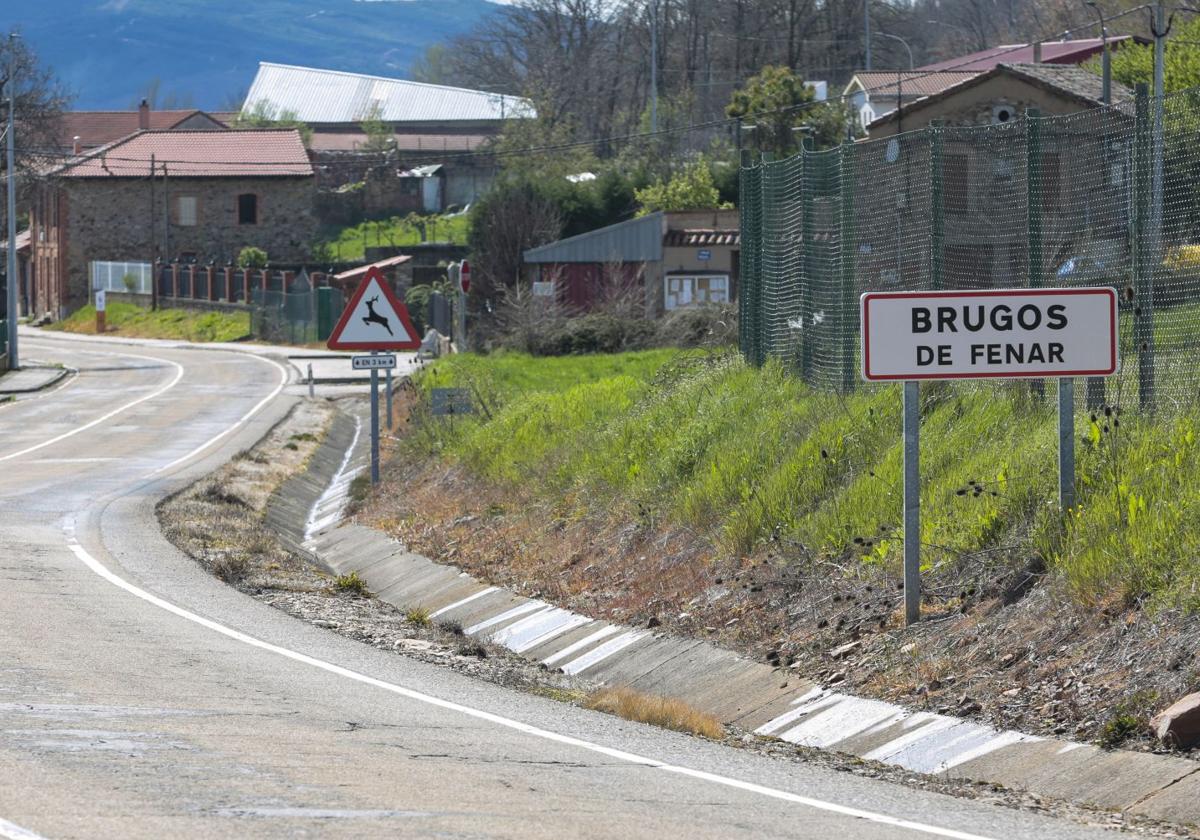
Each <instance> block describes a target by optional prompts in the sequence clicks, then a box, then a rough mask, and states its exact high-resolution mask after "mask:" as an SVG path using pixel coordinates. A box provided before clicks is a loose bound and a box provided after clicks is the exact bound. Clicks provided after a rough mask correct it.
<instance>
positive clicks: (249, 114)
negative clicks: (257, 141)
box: [229, 99, 313, 146]
mask: <svg viewBox="0 0 1200 840" xmlns="http://www.w3.org/2000/svg"><path fill="white" fill-rule="evenodd" d="M229 127H230V128H233V129H248V128H294V129H296V130H297V131H299V132H300V139H301V140H302V141H303V142H304V145H305V146H309V145H311V144H312V136H313V132H312V129H311V128H310V127H309V126H308V124H307V123H303V122H301V121H300V119H299V118H298V117H297V115H296V112H295V111H289V110H287V109H284V110H282V111H279V110H276V108H275V106H274V105H272V104H271V103H270V102H268V101H266V100H265V99H260V100H258V101H257V102H255V103H254V105H253V107H251V108H250V110H249V111H246V110H243V111H242V112H241V113H239V114H238V115H237V116H236V117H234V118H233V121H232V122H231V123H230V124H229Z"/></svg>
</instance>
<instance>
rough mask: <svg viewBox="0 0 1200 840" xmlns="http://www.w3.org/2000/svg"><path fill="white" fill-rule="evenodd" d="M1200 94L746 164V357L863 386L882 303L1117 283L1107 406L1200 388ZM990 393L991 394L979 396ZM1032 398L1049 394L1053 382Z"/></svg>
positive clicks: (1095, 400)
mask: <svg viewBox="0 0 1200 840" xmlns="http://www.w3.org/2000/svg"><path fill="white" fill-rule="evenodd" d="M1198 139H1200V90H1192V91H1186V92H1183V93H1178V94H1172V95H1169V96H1167V97H1165V98H1163V99H1162V100H1161V101H1160V100H1158V99H1154V98H1151V97H1149V96H1147V95H1146V93H1145V91H1144V90H1139V93H1138V95H1137V97H1136V98H1135V99H1133V100H1131V101H1128V102H1124V103H1120V104H1117V105H1114V106H1111V107H1105V108H1093V109H1090V110H1088V111H1085V112H1081V113H1077V114H1072V115H1067V116H1054V117H1047V116H1040V115H1037V114H1036V113H1034V112H1032V111H1031V113H1030V114H1029V115H1028V116H1027V117H1025V118H1022V119H1020V120H1015V121H1012V122H1008V123H1004V124H999V125H987V126H969V127H960V126H953V127H951V126H942V125H939V124H936V123H935V124H933V125H930V126H929V127H928V128H925V129H923V130H920V131H915V132H909V133H903V134H899V135H896V136H893V137H885V138H881V139H877V140H871V141H867V142H859V143H852V144H849V143H848V144H846V145H845V146H843V147H841V148H837V149H832V150H827V151H821V152H812V151H803V152H801V153H799V154H797V155H794V156H792V157H789V158H787V159H784V160H769V159H765V160H763V161H761V162H759V163H757V164H755V165H746V164H747V163H748V158H747V160H746V161H744V162H743V163H744V165H743V168H742V173H741V174H742V179H741V188H740V189H741V202H740V208H741V226H742V252H741V277H740V307H741V308H740V316H739V317H740V321H739V323H740V326H741V339H740V341H741V350H742V353H743V354H744V356H745V357H746V359H747V360H748V361H750V362H752V363H754V364H762V363H764V362H765V361H766V360H767V359H768V358H775V359H778V360H779V361H780V362H781V363H782V364H784V365H785V366H787V367H788V368H789V369H791V370H793V371H794V372H795V373H796V374H797V375H798V376H801V377H803V378H804V379H805V380H806V381H807V382H809V383H810V384H812V385H813V386H814V387H818V388H821V389H828V390H840V391H849V390H853V389H855V388H859V387H862V386H863V383H862V382H861V381H860V380H859V376H858V369H859V336H858V326H859V325H858V298H859V295H860V294H861V293H863V292H865V291H891V290H921V289H939V288H944V289H976V288H1022V287H1057V286H1094V285H1111V286H1115V287H1116V288H1117V289H1118V290H1119V291H1120V292H1121V299H1122V302H1121V313H1120V330H1121V365H1122V370H1121V373H1120V374H1119V375H1118V376H1117V377H1113V378H1110V379H1108V380H1101V379H1093V380H1088V381H1087V382H1086V386H1085V387H1081V388H1079V389H1077V393H1079V394H1080V397H1079V399H1080V400H1082V401H1086V403H1087V404H1089V405H1093V406H1095V405H1100V404H1102V403H1105V402H1107V403H1118V402H1124V403H1126V404H1132V405H1141V406H1143V407H1155V408H1160V407H1162V408H1170V407H1172V406H1178V405H1180V404H1183V403H1185V402H1191V401H1193V399H1194V397H1195V395H1196V393H1197V389H1198V388H1200V353H1198V352H1197V350H1198V349H1200V347H1198V345H1200V143H1197V140H1198ZM975 387H987V386H975ZM1029 387H1030V388H1033V389H1034V390H1035V391H1039V390H1040V389H1041V388H1042V387H1043V386H1042V385H1041V383H1038V382H1033V383H1030V384H1029Z"/></svg>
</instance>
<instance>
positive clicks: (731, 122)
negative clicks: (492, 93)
mask: <svg viewBox="0 0 1200 840" xmlns="http://www.w3.org/2000/svg"><path fill="white" fill-rule="evenodd" d="M1145 8H1147V6H1138V7H1135V8H1132V9H1127V10H1125V11H1123V12H1119V13H1117V14H1115V15H1113V16H1112V17H1111V18H1108V17H1106V18H1105V22H1106V24H1107V23H1111V22H1112V21H1114V20H1117V19H1119V18H1121V17H1125V16H1127V15H1131V14H1134V13H1136V12H1140V11H1142V10H1143V9H1145ZM1098 25H1099V23H1098V22H1097V21H1095V20H1089V21H1087V22H1084V23H1081V24H1079V25H1069V26H1067V27H1065V29H1064V30H1057V32H1056V33H1055V35H1058V34H1061V33H1062V32H1064V31H1065V32H1075V31H1078V30H1081V29H1083V30H1087V29H1091V28H1094V27H1096V26H1098ZM1055 35H1052V36H1050V37H1047V38H1042V39H1039V40H1037V41H1033V42H1030V43H1025V44H1013V45H1011V46H1008V47H1004V48H997V49H993V50H988V51H986V52H988V53H990V55H989V56H988V59H989V60H994V59H997V58H1000V57H1002V56H1004V55H1008V54H1010V53H1015V52H1019V51H1021V50H1026V49H1029V47H1030V45H1031V44H1032V43H1053V42H1054V40H1055ZM979 60H980V59H979V58H978V57H977V54H975V53H972V54H969V55H967V56H964V57H963V58H962V59H961V60H960V61H959V62H958V63H953V64H948V65H947V64H946V63H945V62H942V63H941V64H940V65H939V66H938V68H937V69H936V70H921V71H896V72H898V73H902V74H903V77H902V81H903V82H913V81H917V80H919V79H922V78H926V77H929V76H933V75H937V74H940V73H946V72H952V71H954V70H956V69H962V68H965V67H966V66H967V65H970V64H973V63H975V62H976V61H979ZM996 63H997V64H998V63H999V62H996ZM872 72H881V73H886V72H891V71H872ZM980 72H984V71H980ZM894 87H895V83H894V82H886V83H881V84H878V85H872V86H870V87H864V88H863V92H867V93H869V92H872V91H876V90H890V89H892V88H894ZM849 99H850V97H849V96H848V95H847V94H845V93H842V94H839V95H838V96H837V97H836V98H829V99H825V100H821V101H816V100H813V101H809V102H802V103H797V104H796V105H787V106H783V107H781V108H773V109H768V110H763V111H756V112H752V113H749V114H744V115H742V116H741V117H725V118H722V119H714V120H707V121H703V122H697V123H689V124H687V125H683V126H677V127H674V128H663V129H658V130H657V131H640V132H630V133H626V134H618V135H610V136H608V137H598V138H592V139H588V140H577V141H570V142H564V143H556V144H549V145H544V146H530V147H525V148H519V149H494V148H491V149H486V150H476V151H467V152H438V151H436V150H430V151H428V152H425V151H424V150H418V151H417V152H415V153H407V152H406V153H404V154H403V155H402V158H403V160H405V161H411V160H414V159H436V160H440V161H451V160H461V159H466V158H474V157H487V158H507V157H514V156H525V155H544V154H553V153H556V152H567V151H573V150H577V149H585V148H595V147H596V146H601V145H612V144H617V143H627V142H632V141H638V140H650V139H654V138H659V137H666V136H670V135H674V134H688V133H692V132H696V131H703V130H707V129H715V128H731V127H733V126H735V125H737V124H742V125H745V124H746V123H747V122H753V120H755V119H758V118H760V117H767V116H775V115H778V114H782V113H789V112H803V111H806V110H808V109H810V108H818V107H823V106H827V105H830V104H835V103H836V104H843V103H844V102H845V101H847V100H849ZM24 151H25V152H26V153H30V154H37V155H42V156H45V157H58V158H62V159H64V160H66V159H70V158H75V157H76V156H75V155H74V154H73V153H69V152H62V151H60V150H45V149H43V150H35V149H26V150H24ZM100 157H102V158H104V159H105V160H107V161H115V162H118V163H137V164H141V165H145V164H147V163H148V161H147V160H146V159H145V158H123V157H120V156H119V155H110V154H97V153H96V152H95V151H93V152H90V153H88V154H87V155H86V156H85V157H84V158H83V159H82V160H94V159H97V158H100ZM158 162H159V163H163V164H166V165H182V166H214V167H216V166H230V167H234V166H238V167H245V166H261V167H264V168H270V167H284V166H296V165H297V162H296V161H219V162H209V161H187V160H161V161H158ZM316 165H317V166H329V165H347V166H348V165H360V163H359V161H345V162H334V161H321V162H318V163H317V164H316ZM147 176H149V173H147Z"/></svg>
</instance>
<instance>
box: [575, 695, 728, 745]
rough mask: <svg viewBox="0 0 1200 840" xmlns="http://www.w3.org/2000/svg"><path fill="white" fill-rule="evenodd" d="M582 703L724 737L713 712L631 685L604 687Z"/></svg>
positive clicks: (668, 726) (669, 726) (677, 728)
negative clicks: (640, 689)
mask: <svg viewBox="0 0 1200 840" xmlns="http://www.w3.org/2000/svg"><path fill="white" fill-rule="evenodd" d="M583 705H584V706H586V707H587V708H589V709H595V710H596V711H598V712H608V713H609V714H611V715H616V716H617V717H623V718H625V719H626V720H635V721H638V722H639V723H649V724H653V725H654V726H662V727H664V728H666V729H674V730H675V731H677V732H690V733H692V734H693V735H703V736H704V737H705V738H712V739H714V740H720V739H721V738H724V737H725V727H724V726H722V725H721V722H720V721H719V720H717V719H716V718H715V717H713V716H712V715H709V714H705V713H704V712H701V711H699V710H697V709H694V708H692V707H691V706H689V705H688V704H687V703H684V702H683V701H682V700H675V699H673V698H670V697H657V696H655V695H653V694H643V693H642V692H640V691H635V690H634V689H632V688H625V687H622V688H602V689H600V690H599V691H594V692H592V693H591V694H590V695H588V697H587V699H585V700H584V702H583Z"/></svg>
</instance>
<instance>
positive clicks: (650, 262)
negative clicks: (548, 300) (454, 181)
mask: <svg viewBox="0 0 1200 840" xmlns="http://www.w3.org/2000/svg"><path fill="white" fill-rule="evenodd" d="M740 245H741V238H740V235H739V232H738V216H737V211H736V210H688V211H678V212H655V213H649V214H647V215H645V216H640V217H638V218H636V219H630V220H629V221H625V222H618V223H617V224H615V225H609V226H608V227H604V228H600V229H598V230H593V231H589V232H587V233H582V234H579V235H578V236H572V237H568V238H567V239H560V240H559V241H557V242H551V243H549V244H547V245H542V246H541V247H538V248H531V249H529V250H528V251H526V252H525V254H524V262H525V264H526V266H528V267H529V270H528V274H529V276H530V278H531V279H532V281H533V284H534V287H533V288H534V293H535V294H540V295H545V296H553V297H556V298H557V299H558V300H559V301H561V302H562V303H564V304H566V305H568V306H570V307H572V308H574V309H577V310H581V311H586V310H588V309H592V308H595V307H596V306H598V305H600V304H602V303H603V302H604V301H605V300H606V299H608V298H609V297H611V296H612V295H614V294H617V293H621V292H634V293H637V294H640V295H641V296H642V297H643V299H644V301H645V306H646V311H647V313H648V314H651V315H661V314H663V313H664V312H669V311H672V310H675V309H679V308H683V307H687V306H698V305H701V304H705V303H729V302H732V301H733V300H734V298H735V296H736V293H737V276H738V253H739V249H740Z"/></svg>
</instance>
